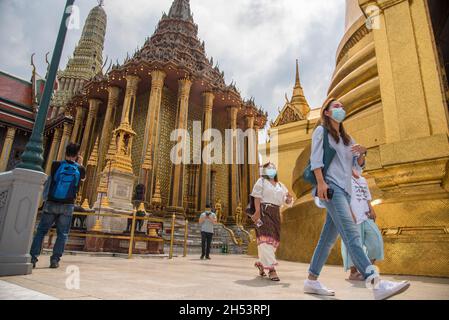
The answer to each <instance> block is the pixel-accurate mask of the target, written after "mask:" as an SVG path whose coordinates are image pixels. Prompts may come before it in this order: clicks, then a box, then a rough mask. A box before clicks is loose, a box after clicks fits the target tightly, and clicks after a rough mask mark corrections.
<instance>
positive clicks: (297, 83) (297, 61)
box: [295, 59, 301, 87]
mask: <svg viewBox="0 0 449 320" xmlns="http://www.w3.org/2000/svg"><path fill="white" fill-rule="evenodd" d="M300 86H301V81H300V80H299V60H298V59H296V82H295V87H300Z"/></svg>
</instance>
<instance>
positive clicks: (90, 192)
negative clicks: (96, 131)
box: [83, 137, 99, 205]
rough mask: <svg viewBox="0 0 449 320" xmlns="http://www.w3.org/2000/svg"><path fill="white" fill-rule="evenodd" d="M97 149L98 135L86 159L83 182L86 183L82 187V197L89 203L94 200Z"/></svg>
mask: <svg viewBox="0 0 449 320" xmlns="http://www.w3.org/2000/svg"><path fill="white" fill-rule="evenodd" d="M98 150H99V144H98V137H97V139H96V140H95V144H94V147H93V149H92V152H91V153H90V156H89V160H88V161H87V165H86V180H85V183H87V185H86V186H85V187H84V188H83V189H84V190H83V191H84V194H83V199H86V198H87V200H88V202H89V204H91V205H92V204H93V202H95V200H96V198H97V197H96V192H95V189H96V181H95V173H96V171H97V165H98Z"/></svg>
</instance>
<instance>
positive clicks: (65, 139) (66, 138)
mask: <svg viewBox="0 0 449 320" xmlns="http://www.w3.org/2000/svg"><path fill="white" fill-rule="evenodd" d="M71 131H72V125H71V124H70V123H64V129H63V132H62V139H61V144H60V146H59V151H58V156H57V158H56V159H57V160H58V161H61V160H64V158H65V148H66V146H67V144H69V142H70V133H71Z"/></svg>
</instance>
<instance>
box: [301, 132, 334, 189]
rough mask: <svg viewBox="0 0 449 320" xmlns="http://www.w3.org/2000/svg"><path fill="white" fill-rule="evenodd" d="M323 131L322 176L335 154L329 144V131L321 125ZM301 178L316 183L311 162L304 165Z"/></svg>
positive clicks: (314, 184) (312, 183)
mask: <svg viewBox="0 0 449 320" xmlns="http://www.w3.org/2000/svg"><path fill="white" fill-rule="evenodd" d="M323 129H324V132H323V149H324V156H323V162H324V168H323V176H324V177H325V176H326V172H327V169H328V168H329V166H330V164H331V162H332V160H333V159H334V156H335V154H336V151H335V149H333V148H332V147H331V146H330V144H329V131H328V130H327V129H326V128H325V127H324V126H323ZM302 177H303V179H304V180H305V181H306V182H308V183H310V184H311V185H313V186H316V185H317V181H316V177H315V172H313V171H312V164H311V163H310V159H309V163H308V165H307V166H306V167H305V169H304V172H303V175H302Z"/></svg>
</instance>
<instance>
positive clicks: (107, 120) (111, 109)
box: [97, 87, 120, 179]
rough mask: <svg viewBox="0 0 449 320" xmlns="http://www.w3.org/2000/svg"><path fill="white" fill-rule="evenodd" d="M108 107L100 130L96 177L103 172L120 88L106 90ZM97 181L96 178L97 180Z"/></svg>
mask: <svg viewBox="0 0 449 320" xmlns="http://www.w3.org/2000/svg"><path fill="white" fill-rule="evenodd" d="M108 92H109V95H108V105H107V107H106V114H105V116H104V121H103V127H102V129H101V136H100V137H101V141H103V142H104V143H101V144H100V145H99V147H98V164H97V172H98V174H97V177H99V174H100V173H101V171H102V170H103V165H104V159H105V157H106V152H107V150H108V142H109V141H110V140H111V135H112V130H113V126H114V122H115V119H114V115H115V113H116V110H117V105H118V100H119V96H120V88H118V87H109V88H108ZM97 179H98V178H97Z"/></svg>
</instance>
